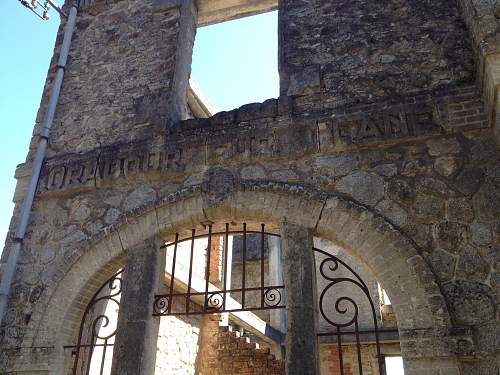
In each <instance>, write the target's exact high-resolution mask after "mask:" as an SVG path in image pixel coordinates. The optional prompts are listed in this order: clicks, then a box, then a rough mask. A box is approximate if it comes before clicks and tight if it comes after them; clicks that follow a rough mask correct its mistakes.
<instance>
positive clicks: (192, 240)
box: [186, 229, 196, 314]
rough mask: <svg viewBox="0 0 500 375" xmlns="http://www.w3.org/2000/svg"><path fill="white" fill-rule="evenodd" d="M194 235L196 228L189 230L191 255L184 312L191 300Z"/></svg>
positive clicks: (187, 310) (187, 312)
mask: <svg viewBox="0 0 500 375" xmlns="http://www.w3.org/2000/svg"><path fill="white" fill-rule="evenodd" d="M195 235H196V229H192V230H191V255H190V257H189V278H188V290H187V295H186V314H189V302H190V301H191V281H192V279H193V255H194V237H195Z"/></svg>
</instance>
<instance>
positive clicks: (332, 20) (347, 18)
mask: <svg viewBox="0 0 500 375" xmlns="http://www.w3.org/2000/svg"><path fill="white" fill-rule="evenodd" d="M280 12H281V13H280V43H281V46H280V47H281V51H280V73H281V94H282V95H304V94H307V93H311V92H315V93H318V94H320V93H321V94H323V96H322V98H323V99H322V100H323V101H326V102H332V105H335V104H336V105H339V104H346V103H348V104H354V103H357V102H360V101H361V102H365V101H374V100H376V99H377V98H381V97H387V96H400V95H407V94H408V93H412V92H420V91H425V90H432V89H435V88H437V87H442V86H449V85H456V84H460V83H463V82H470V81H472V80H473V71H474V65H473V61H472V49H471V46H470V41H469V38H468V34H467V31H466V27H465V24H464V22H463V21H462V19H461V17H460V13H459V10H458V8H457V7H456V5H455V2H454V1H448V0H439V1H414V0H384V1H377V2H373V1H365V0H355V1H347V0H346V1H338V0H336V1H321V0H315V1H310V2H303V1H300V0H288V1H283V2H282V3H281V6H280Z"/></svg>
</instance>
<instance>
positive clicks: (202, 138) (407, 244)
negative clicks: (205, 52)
mask: <svg viewBox="0 0 500 375" xmlns="http://www.w3.org/2000/svg"><path fill="white" fill-rule="evenodd" d="M219 3H220V4H222V5H221V6H222V7H223V5H224V2H219ZM227 3H228V4H229V3H231V4H229V5H228V9H229V8H231V7H232V8H231V12H229V13H228V14H231V16H230V17H231V18H233V17H236V16H238V12H237V10H235V9H236V8H237V7H236V8H235V5H234V2H231V1H228V2H227ZM263 3H266V4H265V6H263V8H262V10H269V9H273V8H274V7H275V6H279V12H280V16H279V17H280V20H279V38H280V40H279V41H280V54H279V58H280V74H281V96H280V97H279V98H278V99H271V100H268V101H266V102H264V103H257V104H248V105H245V106H242V107H241V108H239V109H235V110H234V111H230V112H222V113H218V114H216V115H214V116H212V117H210V118H207V119H188V108H187V87H188V78H189V71H190V60H191V51H192V45H193V41H194V36H195V32H196V26H197V8H196V4H195V3H194V2H191V1H168V0H146V1H137V0H122V1H93V2H91V3H90V4H86V5H85V6H82V7H81V9H80V11H79V15H78V22H77V29H76V33H75V38H74V41H73V44H72V48H71V52H70V61H69V64H68V67H67V69H66V77H65V81H64V85H63V89H62V94H61V99H60V102H59V105H58V109H57V113H56V118H55V124H54V128H53V131H52V134H51V137H50V149H49V153H48V159H47V160H46V162H45V164H44V167H43V170H42V175H41V178H40V181H39V184H38V192H37V196H36V200H35V204H34V207H33V210H32V215H31V219H30V226H29V230H28V234H27V238H26V239H25V240H24V242H23V247H22V254H21V257H20V260H19V263H18V266H17V270H16V276H15V281H14V284H13V286H12V289H11V297H10V302H9V309H8V311H7V314H6V316H5V318H4V320H3V325H2V327H1V344H0V345H1V348H2V351H1V354H0V372H1V373H7V374H46V373H50V374H62V373H65V372H64V371H65V369H67V363H64V346H65V345H69V344H72V343H73V342H74V340H75V337H76V335H77V329H78V326H79V323H80V319H81V316H82V314H83V309H84V308H85V302H88V301H89V300H90V299H91V297H92V295H93V294H94V293H95V291H96V290H97V289H98V288H99V286H100V285H102V283H103V282H104V281H105V280H106V279H108V278H109V277H110V276H111V275H112V274H113V273H114V272H116V270H117V269H118V268H120V267H123V265H124V264H125V263H126V259H127V252H129V250H130V249H133V248H136V247H137V246H138V245H140V244H142V243H144V241H146V240H148V239H151V238H155V237H158V236H159V237H160V238H162V239H164V240H166V239H171V238H172V235H173V234H174V233H175V232H176V231H180V232H183V231H188V230H190V229H191V228H192V227H200V225H201V223H206V222H207V221H212V222H214V223H218V224H221V223H225V222H232V221H234V222H247V223H249V226H252V225H255V228H257V230H258V225H259V224H260V223H262V222H264V223H266V225H268V227H269V228H274V230H275V231H276V232H277V233H278V232H279V231H280V224H281V223H282V222H283V221H284V220H285V221H286V222H288V223H290V225H293V226H294V227H296V226H299V227H303V228H302V229H303V230H307V231H310V233H311V235H313V236H315V237H323V238H325V239H328V240H330V241H332V242H334V243H335V244H336V245H338V246H340V247H341V248H342V249H344V250H345V251H346V252H348V253H350V254H351V255H352V256H354V257H355V258H357V259H359V260H360V261H361V262H362V263H363V265H365V266H366V267H367V268H368V269H369V270H371V271H372V272H373V274H374V275H375V277H376V278H377V280H378V281H379V282H380V283H381V284H382V285H383V287H384V288H385V289H386V291H387V293H388V294H389V296H390V298H391V301H392V303H393V306H394V311H395V313H396V316H397V320H398V327H399V331H400V339H401V347H402V353H403V357H404V359H405V366H406V373H407V374H408V375H417V374H418V375H420V374H436V375H438V374H464V375H465V374H498V367H499V365H500V340H499V337H500V310H499V306H500V150H499V139H500V138H499V136H498V134H499V129H500V127H499V125H498V120H497V109H498V108H500V106H499V105H498V101H499V100H500V99H499V96H498V92H497V90H498V89H497V88H498V87H499V86H498V84H499V83H500V51H499V48H500V45H499V43H498V38H499V35H500V34H499V32H498V4H496V2H494V1H476V0H460V1H445V0H437V1H436V0H435V1H427V0H419V1H416V0H379V1H365V0H351V1H343V0H331V1H326V0H312V1H302V0H282V1H280V2H279V4H275V3H273V2H269V1H265V2H263ZM243 6H244V5H242V7H243ZM250 8H251V11H250V10H249V13H255V12H258V11H259V9H258V8H256V7H250ZM250 8H247V9H250ZM200 9H201V6H200ZM217 14H219V15H220V14H221V13H217ZM244 14H245V13H244V11H242V12H241V14H240V15H244ZM207 17H208V16H207ZM207 19H208V18H207ZM214 19H216V17H215V18H214ZM203 22H204V23H210V21H203ZM214 22H215V21H214ZM63 27H64V25H62V26H61V34H62V30H63ZM60 42H61V41H60V38H58V41H57V42H56V49H55V55H54V59H53V61H54V64H55V61H56V58H57V55H58V47H59V45H60ZM54 64H53V65H54ZM52 79H53V76H52V75H51V74H49V76H48V78H47V84H46V90H45V94H44V97H43V99H42V103H41V108H40V111H39V116H38V118H39V120H40V119H41V118H42V117H43V114H44V112H45V106H46V103H47V101H48V94H47V93H48V91H49V89H50V87H51V83H52ZM39 132H40V123H39V122H37V125H36V126H35V129H34V135H33V142H32V147H31V148H30V152H29V153H28V157H27V161H26V163H25V164H23V165H20V166H19V167H18V170H17V171H16V177H17V179H18V185H17V189H16V193H15V196H14V201H15V203H16V208H15V212H14V217H13V219H12V225H11V232H10V233H9V235H8V237H7V240H6V247H5V251H4V253H3V258H2V262H5V261H6V259H7V257H8V254H9V249H10V246H11V245H12V236H13V233H12V232H13V230H14V229H15V225H16V223H17V218H18V217H17V216H18V214H19V209H20V205H21V202H22V199H23V196H24V194H25V189H26V185H27V182H28V180H29V174H30V168H31V161H32V160H31V159H32V155H33V151H34V146H35V145H36V142H37V139H38V134H39ZM304 228H305V229H304ZM285 268H286V266H285Z"/></svg>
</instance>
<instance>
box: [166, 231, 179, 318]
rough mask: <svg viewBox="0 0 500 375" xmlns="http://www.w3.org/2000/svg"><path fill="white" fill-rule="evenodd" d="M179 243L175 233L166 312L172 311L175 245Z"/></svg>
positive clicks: (175, 258)
mask: <svg viewBox="0 0 500 375" xmlns="http://www.w3.org/2000/svg"><path fill="white" fill-rule="evenodd" d="M178 244H179V233H176V234H175V244H174V257H173V259H172V272H170V292H169V296H168V313H169V314H171V313H172V305H173V304H174V301H173V298H174V280H175V263H176V262H177V245H178Z"/></svg>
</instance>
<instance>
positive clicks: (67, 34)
mask: <svg viewBox="0 0 500 375" xmlns="http://www.w3.org/2000/svg"><path fill="white" fill-rule="evenodd" d="M77 13H78V10H77V6H76V4H73V5H72V6H71V9H70V11H69V16H68V21H67V23H66V27H65V30H64V38H63V42H62V47H61V53H60V55H59V60H58V62H57V73H56V77H55V80H54V86H53V89H52V93H51V96H50V99H49V104H48V108H47V112H46V113H45V118H44V120H43V125H42V132H41V135H40V140H39V143H38V148H37V151H36V155H35V159H34V161H33V168H32V170H31V176H30V182H29V185H28V190H27V192H26V196H25V197H24V200H23V204H22V207H21V213H20V217H19V223H18V225H17V228H16V233H15V236H14V245H13V246H12V247H11V249H10V252H9V257H8V259H7V263H6V265H5V269H4V271H3V273H2V281H1V282H0V325H1V324H2V322H3V318H4V316H5V312H6V309H7V303H8V299H9V294H10V288H11V285H12V280H13V279H14V273H15V270H16V265H17V261H18V258H19V254H20V252H21V246H22V243H23V240H24V236H25V234H26V228H27V227H28V221H29V217H30V214H31V208H32V206H33V200H34V198H35V193H36V187H37V185H38V179H39V177H40V171H41V169H42V165H43V161H44V159H45V152H46V151H47V145H48V139H49V134H50V129H51V128H52V124H53V121H54V115H55V112H56V107H57V103H58V101H59V94H60V93H61V86H62V82H63V78H64V71H65V69H66V63H67V61H68V54H69V49H70V46H71V39H72V37H73V32H74V30H75V23H76V15H77Z"/></svg>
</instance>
